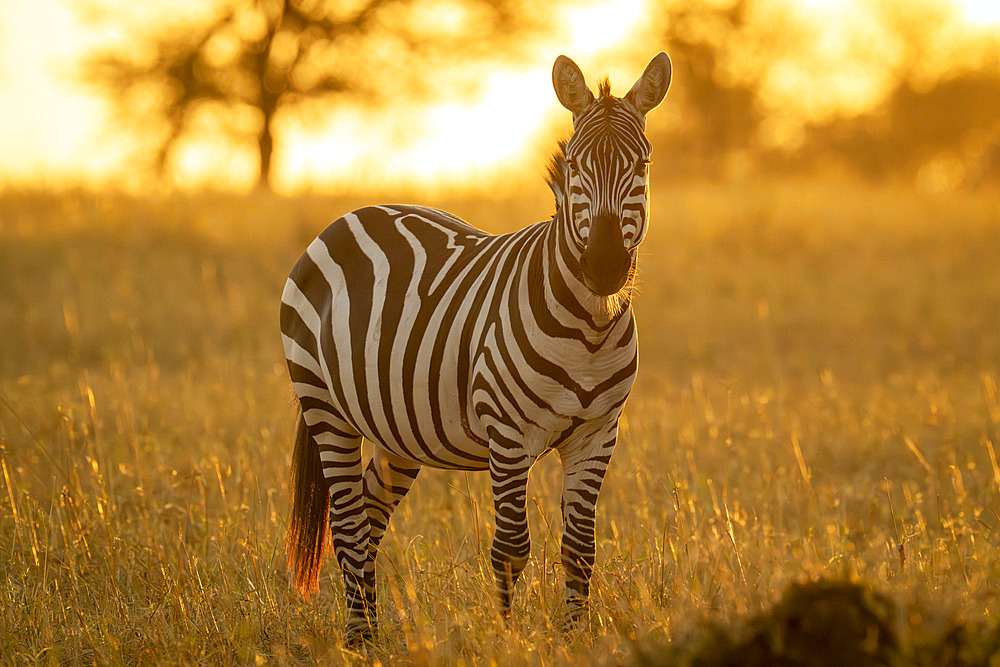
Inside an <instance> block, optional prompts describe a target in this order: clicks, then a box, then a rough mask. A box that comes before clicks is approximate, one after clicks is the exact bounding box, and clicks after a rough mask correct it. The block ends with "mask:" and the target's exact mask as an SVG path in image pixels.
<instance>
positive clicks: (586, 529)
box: [562, 435, 615, 630]
mask: <svg viewBox="0 0 1000 667" xmlns="http://www.w3.org/2000/svg"><path fill="white" fill-rule="evenodd" d="M614 447H615V436H614V435H612V436H611V439H610V441H607V442H605V443H604V444H603V445H602V446H601V447H599V448H598V450H597V451H596V452H594V453H592V454H590V455H589V456H587V457H586V458H582V459H574V458H572V457H569V456H565V455H564V456H563V496H562V515H563V535H562V565H563V571H564V572H565V573H566V607H567V609H566V619H565V622H564V629H567V630H568V629H572V628H574V627H576V626H577V624H579V622H580V621H581V619H582V618H583V617H584V616H585V615H586V613H587V608H588V600H589V598H590V577H591V574H592V573H593V571H594V559H595V541H596V536H595V525H596V515H597V496H598V494H599V493H600V491H601V484H602V483H603V482H604V474H605V473H606V472H607V469H608V463H609V461H610V460H611V452H612V451H613V450H614Z"/></svg>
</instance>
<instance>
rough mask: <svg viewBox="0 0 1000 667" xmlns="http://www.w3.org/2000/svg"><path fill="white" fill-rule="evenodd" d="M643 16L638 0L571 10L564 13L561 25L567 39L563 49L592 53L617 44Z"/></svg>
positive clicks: (590, 5) (606, 3)
mask: <svg viewBox="0 0 1000 667" xmlns="http://www.w3.org/2000/svg"><path fill="white" fill-rule="evenodd" d="M642 15H643V3H642V1H641V0H610V1H607V2H598V3H595V4H589V5H584V6H583V7H574V8H571V9H569V10H567V11H566V12H565V16H564V19H563V21H562V24H563V25H564V26H565V28H564V30H565V32H566V34H567V35H568V36H569V41H568V43H567V46H566V48H567V49H568V50H570V51H573V52H578V53H593V52H595V51H601V50H602V49H606V48H608V47H610V46H613V45H615V44H618V43H619V42H621V41H622V39H623V38H625V37H626V36H627V35H628V34H629V33H630V32H631V31H632V30H633V29H634V28H635V25H636V23H638V22H639V19H640V18H642Z"/></svg>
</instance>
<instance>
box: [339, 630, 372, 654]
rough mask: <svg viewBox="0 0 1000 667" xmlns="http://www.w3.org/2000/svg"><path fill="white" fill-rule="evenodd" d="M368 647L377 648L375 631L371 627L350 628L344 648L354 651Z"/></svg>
mask: <svg viewBox="0 0 1000 667" xmlns="http://www.w3.org/2000/svg"><path fill="white" fill-rule="evenodd" d="M366 646H375V629H374V628H370V627H364V628H348V629H347V636H346V637H344V647H345V648H348V649H351V650H353V651H356V650H359V649H363V648H365V647H366Z"/></svg>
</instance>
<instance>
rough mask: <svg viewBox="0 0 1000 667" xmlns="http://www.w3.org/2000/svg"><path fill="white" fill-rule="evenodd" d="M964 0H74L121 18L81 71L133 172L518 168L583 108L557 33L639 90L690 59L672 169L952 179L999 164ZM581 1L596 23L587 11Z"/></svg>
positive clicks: (485, 171)
mask: <svg viewBox="0 0 1000 667" xmlns="http://www.w3.org/2000/svg"><path fill="white" fill-rule="evenodd" d="M963 1H967V0H908V1H903V0H870V1H867V2H857V1H852V0H836V1H834V0H803V1H801V2H793V1H792V0H697V1H694V2H679V1H675V0H670V1H664V2H653V1H651V0H646V1H645V2H643V1H642V0H613V1H611V2H604V3H573V2H562V3H546V4H545V5H544V6H540V5H538V4H535V3H529V2H526V1H525V0H355V1H347V2H345V1H342V0H340V1H337V2H329V1H324V0H218V1H216V2H210V3H201V4H199V5H196V9H194V10H192V9H191V8H186V9H185V8H184V7H185V6H184V5H177V6H175V8H174V9H173V10H170V9H164V8H162V7H159V8H157V9H156V10H155V11H154V10H152V9H149V8H136V7H133V8H128V7H127V6H125V5H120V4H117V3H116V2H115V1H114V0H79V2H76V3H75V4H74V5H73V7H74V9H75V11H76V13H77V14H78V16H79V17H81V19H82V21H83V25H85V26H88V29H89V30H92V31H97V32H101V33H102V34H104V35H110V36H111V37H109V38H107V39H104V40H102V41H100V42H97V43H95V44H94V45H93V48H89V49H87V50H86V51H84V52H83V53H81V55H80V58H79V62H78V67H77V68H76V69H75V70H74V75H75V76H76V77H78V79H79V80H80V81H82V82H85V83H86V85H88V86H89V87H90V90H91V91H96V92H97V93H98V94H100V95H101V96H104V97H105V98H107V99H108V100H109V101H110V102H111V104H112V108H113V109H114V110H115V116H114V117H113V122H112V125H113V127H114V131H115V133H120V134H121V135H123V136H124V135H127V136H128V137H129V146H130V156H129V157H128V159H127V160H126V161H125V162H126V164H127V165H128V171H129V172H130V174H131V175H132V176H135V175H136V174H139V173H142V174H143V175H144V177H147V176H148V177H153V178H155V179H158V180H159V181H160V182H166V183H168V184H171V185H178V184H179V185H191V184H195V185H197V186H199V187H202V186H205V185H208V186H210V187H236V188H237V189H244V188H247V187H252V186H253V185H254V184H255V183H256V184H258V185H261V186H264V187H267V186H269V185H271V186H275V187H276V188H277V189H279V190H282V191H300V190H302V189H314V190H316V189H318V190H328V189H336V190H338V191H343V190H344V189H345V188H346V189H349V190H357V189H358V188H359V187H360V188H361V189H367V190H371V189H384V188H385V187H386V186H388V187H389V188H394V187H397V186H399V185H404V186H405V185H408V184H409V185H413V184H414V183H416V184H417V185H421V184H426V183H433V182H440V181H442V180H444V181H448V182H449V185H450V186H451V187H458V188H459V189H461V187H462V186H463V184H465V185H469V186H472V187H480V189H481V187H482V185H483V183H489V186H488V187H490V188H496V187H499V188H501V189H504V188H507V189H514V188H517V187H519V185H520V181H521V177H520V176H512V175H511V173H512V172H518V173H519V174H521V173H524V170H523V169H520V170H518V169H512V168H511V167H519V166H521V165H522V164H527V163H528V161H529V160H531V161H534V162H533V163H537V164H540V163H541V162H540V160H541V158H542V153H544V152H545V151H548V150H550V149H551V145H552V140H553V139H554V138H555V137H556V136H559V135H560V134H564V133H565V132H566V131H567V130H568V122H567V121H566V120H565V119H564V118H562V115H560V114H558V111H559V110H558V108H557V107H556V106H555V105H554V99H553V96H552V95H551V90H549V91H548V92H545V91H544V88H545V87H547V86H548V81H547V69H548V67H550V66H551V62H552V59H553V58H554V57H555V55H557V54H558V53H559V52H560V51H564V50H565V51H568V52H569V55H571V56H573V57H576V58H577V59H578V60H580V62H581V64H582V65H584V69H585V70H588V74H589V76H590V77H591V83H592V84H593V83H595V82H596V80H597V78H598V76H600V75H601V74H603V73H604V70H606V69H607V67H608V65H609V63H615V67H620V69H619V70H615V71H613V72H612V75H613V79H614V80H615V81H616V82H617V86H618V87H616V89H615V90H616V92H618V93H619V94H621V93H622V92H623V90H624V87H625V86H627V85H628V84H629V83H630V82H631V79H629V80H627V81H626V80H625V79H623V78H621V77H615V76H614V75H615V74H618V73H619V72H624V73H625V74H624V75H622V76H628V77H634V76H635V74H636V72H637V71H638V70H639V69H640V68H641V67H642V65H643V64H644V63H645V62H646V60H648V58H649V57H650V55H651V54H652V53H654V52H655V51H657V50H660V49H664V50H666V51H667V52H668V53H670V55H671V57H672V59H673V63H674V68H675V70H674V71H675V74H674V84H673V88H672V90H671V94H670V96H669V97H668V103H667V104H666V106H665V109H666V111H665V112H664V111H660V112H658V113H657V114H653V115H652V116H651V118H650V128H649V131H650V134H651V139H652V141H653V143H654V145H656V146H657V147H658V153H659V156H664V155H665V156H666V159H662V157H661V159H658V160H657V169H656V171H655V172H654V173H655V176H656V177H658V178H661V179H666V178H669V179H676V178H678V177H695V178H701V177H706V176H707V177H711V178H724V179H732V178H745V177H748V176H753V175H757V174H767V173H778V174H787V173H796V174H801V173H803V172H816V173H821V174H828V173H835V174H838V175H844V174H848V175H853V176H857V177H860V178H864V179H879V180H886V179H888V180H902V181H904V182H908V183H916V184H918V185H920V186H922V187H925V188H926V189H929V190H932V191H934V190H938V191H940V190H951V189H954V188H957V187H969V186H978V185H982V184H985V183H996V182H997V180H998V179H1000V169H998V167H1000V27H998V24H997V23H990V22H983V23H978V22H976V21H970V20H969V16H968V13H966V14H963V12H962V7H963V6H965V5H963V4H962V2H963ZM581 7H582V8H583V11H591V10H596V11H591V20H590V24H587V23H586V20H584V21H583V22H581V21H579V20H577V21H576V22H574V19H573V16H574V15H573V14H572V12H573V11H576V10H577V9H579V8H581ZM602 12H603V13H602ZM626 15H628V16H631V17H632V18H631V19H630V20H629V21H626V22H625V23H621V22H620V21H621V17H623V16H626ZM616 22H617V23H616ZM615 31H618V32H617V33H616V32H615ZM602 40H603V41H602ZM608 40H611V43H607V42H608ZM588 65H590V66H592V68H596V69H588ZM601 68H603V69H601ZM497 72H504V73H506V74H507V75H508V76H507V78H506V79H505V80H503V81H501V79H499V78H497V75H496V73H497ZM529 73H530V77H528V78H525V76H521V75H528V74H529ZM518 77H520V78H518ZM525 81H529V82H530V85H522V83H523V82H525ZM498 82H499V83H498ZM501 84H504V85H506V87H505V88H503V87H502V86H501ZM619 88H621V89H619ZM491 91H492V94H491ZM491 95H492V96H491ZM512 98H517V99H512ZM498 99H500V100H503V102H502V103H499V102H496V101H495V100H498ZM515 105H516V106H515ZM517 107H524V108H528V109H530V110H531V111H529V112H527V115H526V114H525V112H524V111H518V110H517ZM428 110H430V111H428ZM449 110H450V111H449ZM435 113H437V114H438V115H437V116H435V115H434V114H435ZM449 114H450V115H449ZM539 118H543V120H542V121H539ZM435 123H436V124H435ZM465 126H471V128H472V129H469V128H466V127H465ZM514 126H517V127H518V129H516V130H513V132H514V134H513V135H511V137H510V138H509V139H507V140H505V141H504V142H502V143H501V144H500V145H496V144H491V145H486V146H484V147H483V150H482V154H481V155H479V156H476V147H475V146H474V145H473V144H476V143H477V142H479V141H480V138H483V139H484V140H485V138H487V137H489V136H492V135H494V134H496V135H498V136H499V137H500V138H503V137H504V136H505V135H506V134H507V133H511V132H512V130H511V129H510V128H511V127H514ZM435 132H436V133H437V140H436V142H432V141H430V140H428V141H427V142H425V144H424V145H423V148H422V149H421V148H420V145H421V144H420V142H418V141H416V139H415V137H420V136H424V137H427V136H432V135H435ZM449 137H450V140H451V141H453V142H454V143H455V146H451V147H448V146H446V144H447V142H448V141H449ZM512 143H513V144H518V148H517V151H516V155H511V151H512V149H511V148H510V144H512ZM407 147H409V148H410V149H411V150H410V155H409V157H405V154H406V150H407ZM421 151H422V153H423V156H421V154H420V153H421ZM432 153H436V155H435V156H434V157H432V156H431V154H432ZM394 155H396V156H397V157H396V159H397V160H398V161H399V162H398V164H392V160H393V159H394V158H393V156H394ZM227 171H228V172H229V173H228V174H227V175H226V177H225V178H222V177H221V176H222V172H227ZM540 172H541V169H540V168H539V169H535V170H533V171H530V172H529V173H530V175H531V176H532V177H536V176H538V175H539V174H540ZM184 174H187V175H186V176H185V175H184Z"/></svg>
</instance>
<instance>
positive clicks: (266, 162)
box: [257, 112, 274, 190]
mask: <svg viewBox="0 0 1000 667" xmlns="http://www.w3.org/2000/svg"><path fill="white" fill-rule="evenodd" d="M273 118H274V116H273V114H270V113H267V112H265V114H264V127H263V129H261V131H260V135H259V136H258V137H257V148H258V152H259V153H260V172H259V173H258V175H257V187H258V188H259V189H261V190H270V189H271V158H272V156H273V154H274V137H273V136H272V134H271V120H272V119H273Z"/></svg>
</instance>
